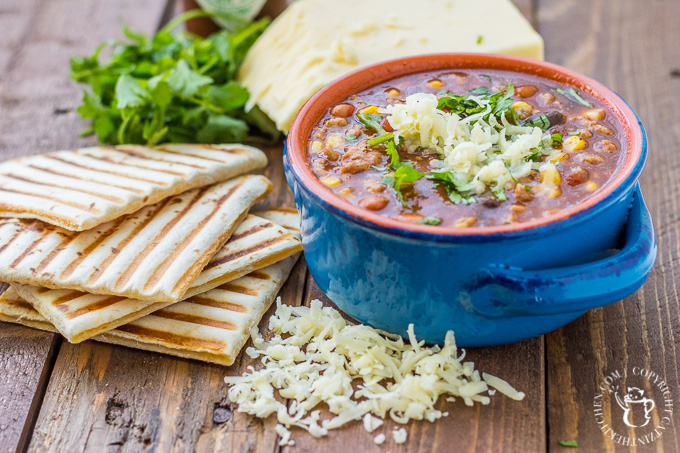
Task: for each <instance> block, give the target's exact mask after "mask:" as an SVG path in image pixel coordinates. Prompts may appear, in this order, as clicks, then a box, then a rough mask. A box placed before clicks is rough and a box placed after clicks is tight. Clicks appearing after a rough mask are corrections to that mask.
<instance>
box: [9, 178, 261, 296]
mask: <svg viewBox="0 0 680 453" xmlns="http://www.w3.org/2000/svg"><path fill="white" fill-rule="evenodd" d="M271 187H272V186H271V183H270V182H269V180H268V179H267V178H265V177H264V176H256V175H248V176H240V177H237V178H234V179H231V180H229V181H226V182H222V183H218V184H215V185H212V186H207V187H202V188H200V189H193V190H190V191H187V192H184V193H182V194H180V195H176V196H173V197H170V198H167V199H165V200H163V201H161V202H159V203H157V204H155V205H151V206H147V207H145V208H142V209H141V210H139V211H137V212H135V213H133V214H128V215H127V216H123V217H121V218H119V219H116V220H113V221H111V222H108V223H105V224H103V225H100V226H98V227H96V228H94V229H92V230H89V231H83V232H72V231H68V230H65V229H63V228H60V227H55V226H52V225H49V224H46V223H44V222H41V221H39V220H26V219H0V280H2V281H6V282H11V283H20V284H22V285H33V286H41V287H46V288H54V289H71V290H75V291H82V292H89V293H93V294H105V295H109V296H121V297H124V298H131V299H142V300H145V301H147V302H149V303H151V302H165V303H170V302H177V301H179V300H180V299H182V297H183V296H184V293H185V292H186V291H187V289H188V288H189V287H190V286H191V284H192V283H193V282H194V281H195V280H196V277H198V275H199V273H200V272H201V270H202V269H203V268H204V267H205V265H206V264H207V263H208V261H209V260H210V258H211V257H212V256H213V255H215V253H216V252H217V251H218V250H219V249H220V248H222V246H223V245H224V244H225V243H226V242H227V240H228V239H229V237H230V236H231V234H232V233H233V231H234V230H235V229H236V228H237V226H238V225H239V224H240V223H241V221H242V220H243V219H244V218H245V217H246V215H247V212H248V209H250V206H252V205H253V204H254V203H255V202H257V201H259V200H260V199H262V198H263V197H264V196H265V195H266V194H267V193H268V192H269V191H270V190H271Z"/></svg>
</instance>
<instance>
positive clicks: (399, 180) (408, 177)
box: [381, 165, 425, 209]
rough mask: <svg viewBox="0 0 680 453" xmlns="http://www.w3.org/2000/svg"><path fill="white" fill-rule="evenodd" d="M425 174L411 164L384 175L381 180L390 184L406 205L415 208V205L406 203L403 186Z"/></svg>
mask: <svg viewBox="0 0 680 453" xmlns="http://www.w3.org/2000/svg"><path fill="white" fill-rule="evenodd" d="M423 176H425V173H421V172H420V171H418V170H416V169H415V168H413V167H411V166H410V165H402V166H401V167H399V168H398V169H397V170H396V171H395V172H394V173H393V174H392V175H390V176H383V178H382V181H381V182H382V183H383V184H385V185H387V186H390V187H391V188H392V189H393V190H394V191H395V193H396V194H397V197H398V198H399V200H400V201H401V203H402V204H403V205H404V206H405V207H407V208H409V209H413V207H411V206H410V205H409V204H407V203H406V200H405V197H404V193H403V192H402V187H401V186H402V184H404V183H409V182H415V181H417V180H419V179H420V178H422V177H423Z"/></svg>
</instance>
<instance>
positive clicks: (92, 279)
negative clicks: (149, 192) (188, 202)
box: [87, 199, 170, 285]
mask: <svg viewBox="0 0 680 453" xmlns="http://www.w3.org/2000/svg"><path fill="white" fill-rule="evenodd" d="M169 202H170V199H165V200H163V201H162V202H160V203H158V205H157V207H156V209H154V210H153V211H152V212H151V213H150V214H149V215H148V216H147V217H146V218H145V219H144V220H143V221H142V222H140V223H139V225H137V226H136V227H135V228H134V229H133V230H132V231H131V232H130V233H129V234H128V235H127V236H126V237H125V238H123V240H121V241H120V242H118V243H117V244H116V246H115V247H112V249H111V254H110V255H109V256H107V257H106V258H105V259H104V261H102V263H101V264H100V265H99V266H97V269H96V270H95V271H94V272H93V273H92V275H90V278H89V279H88V280H87V283H88V284H89V285H92V284H94V283H95V282H96V281H97V280H98V279H99V277H101V275H102V274H103V273H104V272H105V271H106V269H107V268H108V267H109V265H110V264H111V263H112V262H113V260H115V259H116V257H118V254H119V253H120V251H121V250H123V249H124V248H125V247H126V246H127V245H128V244H129V243H130V242H131V241H132V240H133V239H134V238H135V237H137V235H138V234H139V233H140V232H142V231H143V230H144V228H146V226H147V225H149V224H150V223H151V222H153V220H154V219H155V218H156V216H157V215H158V213H160V212H161V211H163V209H164V208H165V207H166V206H167V205H168V203H169Z"/></svg>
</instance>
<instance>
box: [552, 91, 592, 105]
mask: <svg viewBox="0 0 680 453" xmlns="http://www.w3.org/2000/svg"><path fill="white" fill-rule="evenodd" d="M555 92H556V93H557V94H561V95H564V96H568V97H570V98H571V99H573V100H574V101H576V102H578V103H579V104H581V105H585V106H586V107H593V104H591V103H590V102H588V101H586V100H585V99H583V98H582V97H581V95H580V94H579V93H578V91H576V90H575V89H574V88H573V87H572V88H569V90H568V91H564V90H563V89H562V88H556V89H555Z"/></svg>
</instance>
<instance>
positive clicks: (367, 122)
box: [357, 113, 387, 135]
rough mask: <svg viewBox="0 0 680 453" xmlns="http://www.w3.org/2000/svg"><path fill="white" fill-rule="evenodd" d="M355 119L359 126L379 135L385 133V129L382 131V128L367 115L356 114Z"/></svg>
mask: <svg viewBox="0 0 680 453" xmlns="http://www.w3.org/2000/svg"><path fill="white" fill-rule="evenodd" d="M357 119H358V120H359V122H360V123H361V124H363V125H364V126H366V127H368V128H369V129H373V130H374V131H376V132H377V133H379V134H380V135H383V134H386V133H387V132H386V131H385V129H383V127H382V126H381V125H380V124H379V123H378V122H377V121H376V120H374V119H373V118H371V117H370V116H369V115H366V114H365V113H357Z"/></svg>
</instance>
